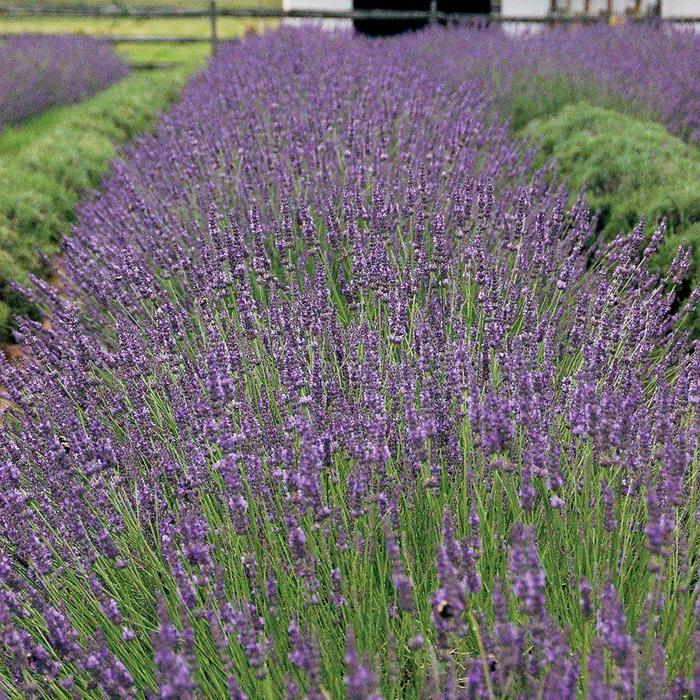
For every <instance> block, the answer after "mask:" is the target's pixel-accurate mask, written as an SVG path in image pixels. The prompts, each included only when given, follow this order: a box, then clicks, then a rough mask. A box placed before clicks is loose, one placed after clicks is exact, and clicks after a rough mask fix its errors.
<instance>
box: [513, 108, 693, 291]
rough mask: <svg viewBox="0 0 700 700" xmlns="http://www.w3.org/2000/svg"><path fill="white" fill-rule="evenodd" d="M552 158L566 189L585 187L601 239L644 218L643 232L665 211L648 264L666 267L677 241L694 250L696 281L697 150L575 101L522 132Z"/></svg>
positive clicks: (652, 126) (654, 128) (652, 127)
mask: <svg viewBox="0 0 700 700" xmlns="http://www.w3.org/2000/svg"><path fill="white" fill-rule="evenodd" d="M523 133H524V134H525V135H526V136H527V137H528V138H530V139H532V140H533V141H534V142H535V143H537V144H538V145H539V146H540V147H541V149H542V151H541V154H540V164H543V163H544V162H545V161H547V160H550V159H553V160H555V161H556V163H557V166H558V170H559V172H560V173H561V175H562V176H563V177H564V178H566V179H567V180H568V184H569V188H570V191H572V192H576V191H577V190H579V189H580V188H581V187H584V186H585V187H586V188H587V190H586V191H587V196H588V199H589V201H590V203H591V206H592V208H593V209H596V210H598V211H599V212H600V222H599V226H600V229H601V231H602V232H603V234H604V236H605V237H606V238H607V239H610V238H613V237H614V236H616V235H617V234H619V233H621V232H629V231H630V230H631V229H632V228H633V227H634V226H636V225H637V224H638V223H639V220H640V218H641V217H642V216H643V217H644V218H645V219H646V221H647V232H648V233H651V231H653V229H654V228H655V227H656V225H657V224H658V222H659V221H660V220H661V219H662V218H663V217H666V219H667V220H668V234H667V236H666V240H665V241H664V243H663V244H662V246H661V249H660V250H659V252H658V254H657V255H656V256H655V259H654V261H653V264H654V265H655V266H656V267H657V269H659V270H664V269H668V265H669V264H670V262H671V260H672V259H673V256H674V255H675V252H676V250H677V248H678V245H679V244H680V243H681V242H682V241H683V240H685V241H687V242H688V243H689V244H690V245H691V246H692V248H693V260H694V264H693V269H692V273H691V274H692V284H693V285H694V286H695V285H697V284H698V283H700V150H698V148H697V147H695V146H692V145H690V144H686V143H684V142H683V141H681V140H680V139H678V138H676V137H675V136H672V135H671V134H669V133H668V131H666V129H664V127H662V126H661V125H659V124H656V123H654V122H651V121H645V120H642V119H637V118H635V117H632V116H630V115H626V114H622V113H620V112H618V111H614V110H611V109H605V108H602V107H597V106H593V105H590V104H587V103H583V102H582V103H578V104H575V105H569V106H565V107H563V108H562V109H561V110H560V111H559V113H558V114H556V115H555V116H553V117H550V118H548V119H545V120H541V121H534V122H532V123H531V124H530V125H529V126H528V127H527V128H526V129H525V130H524V132H523Z"/></svg>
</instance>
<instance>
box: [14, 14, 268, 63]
mask: <svg viewBox="0 0 700 700" xmlns="http://www.w3.org/2000/svg"><path fill="white" fill-rule="evenodd" d="M188 7H196V5H188ZM276 24H277V20H252V19H251V20H248V19H245V20H244V19H237V18H235V17H220V18H219V20H218V22H217V32H218V36H219V39H220V40H222V41H225V40H227V39H234V38H237V37H240V36H243V35H244V34H246V33H247V32H251V31H257V32H259V31H264V30H265V29H266V28H268V27H274V26H276ZM22 33H32V34H34V33H41V34H57V33H58V34H88V35H93V36H110V35H119V36H133V37H148V36H157V37H161V36H170V37H183V36H195V37H202V39H203V42H202V43H201V44H118V45H116V47H115V48H116V50H117V51H118V52H119V53H120V54H121V55H122V56H124V57H125V58H126V59H127V60H128V61H130V62H132V63H150V62H182V63H189V62H191V61H198V60H202V59H205V58H207V57H208V56H209V54H210V47H209V44H208V39H209V36H210V27H209V20H208V19H207V18H206V17H203V18H183V19H133V18H102V17H87V18H82V17H1V16H0V34H22Z"/></svg>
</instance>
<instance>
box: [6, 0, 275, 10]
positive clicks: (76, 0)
mask: <svg viewBox="0 0 700 700" xmlns="http://www.w3.org/2000/svg"><path fill="white" fill-rule="evenodd" d="M13 4H14V5H15V6H17V5H18V4H19V3H17V2H15V3H12V2H7V1H4V2H0V8H2V7H3V5H8V6H9V5H13ZM21 4H22V5H23V6H24V7H60V6H62V5H64V6H68V7H75V6H76V5H82V6H84V7H104V6H105V5H111V6H116V7H126V8H130V7H186V8H199V7H202V8H208V7H209V1H208V0H116V2H115V1H110V0H46V2H41V1H38V2H37V1H36V0H25V2H23V3H21ZM216 4H217V6H218V7H222V8H256V9H262V8H271V9H281V8H282V0H216Z"/></svg>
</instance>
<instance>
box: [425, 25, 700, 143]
mask: <svg viewBox="0 0 700 700" xmlns="http://www.w3.org/2000/svg"><path fill="white" fill-rule="evenodd" d="M445 42H446V43H445ZM416 45H417V48H418V50H419V52H420V53H421V54H423V56H424V58H425V52H426V49H427V50H428V53H427V60H429V61H430V62H431V63H432V64H433V65H434V67H436V68H437V67H440V68H442V70H443V71H444V72H445V75H449V76H452V78H453V79H454V78H457V79H460V78H461V76H464V75H465V74H468V75H483V76H489V77H492V78H494V79H495V89H496V91H497V92H498V93H500V94H501V95H503V96H505V97H506V98H508V99H509V100H511V101H512V100H515V101H516V102H517V100H518V99H521V96H522V95H523V94H524V96H525V97H527V98H531V99H532V100H533V101H535V102H536V103H538V104H537V107H538V108H539V109H546V108H547V102H548V100H550V101H551V100H556V99H568V100H569V101H575V100H576V99H593V100H595V101H597V102H602V103H603V104H609V105H614V106H618V105H624V106H623V109H632V110H633V111H636V112H638V113H642V114H646V115H649V116H652V117H654V118H656V119H659V120H660V121H661V122H663V123H664V124H665V125H666V126H667V127H668V128H669V130H670V131H672V132H673V133H675V134H678V135H680V136H682V137H684V138H685V139H687V140H689V141H691V142H695V143H700V34H698V33H695V32H693V31H692V30H690V31H688V30H678V29H673V28H670V27H663V28H662V27H656V26H653V25H643V24H638V23H636V24H633V25H623V26H617V27H610V26H608V25H605V24H597V25H593V26H580V27H575V26H570V27H558V28H554V29H546V30H542V31H538V32H534V33H532V32H524V33H520V34H510V35H509V34H506V33H505V32H503V31H501V30H500V29H487V28H481V29H472V30H470V31H460V32H452V33H451V34H449V35H444V33H442V32H437V33H435V34H434V40H433V41H432V42H427V41H425V40H420V41H417V42H416ZM547 82H549V83H553V84H554V85H555V91H556V92H559V93H560V94H559V95H556V94H554V95H552V94H551V93H552V89H551V87H549V88H548V86H547V84H546V83H547ZM557 84H559V85H557ZM553 106H556V105H553ZM516 116H517V115H516ZM539 116H542V115H539Z"/></svg>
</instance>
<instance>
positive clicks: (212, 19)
mask: <svg viewBox="0 0 700 700" xmlns="http://www.w3.org/2000/svg"><path fill="white" fill-rule="evenodd" d="M209 24H210V26H211V55H212V56H216V48H217V46H216V45H217V44H218V38H217V36H216V0H209Z"/></svg>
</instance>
